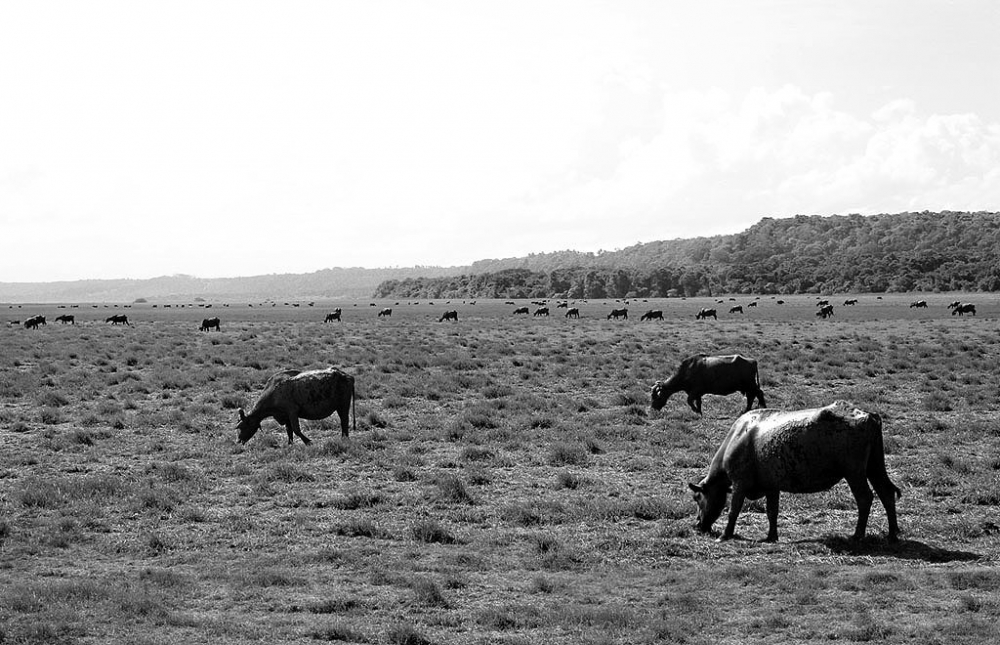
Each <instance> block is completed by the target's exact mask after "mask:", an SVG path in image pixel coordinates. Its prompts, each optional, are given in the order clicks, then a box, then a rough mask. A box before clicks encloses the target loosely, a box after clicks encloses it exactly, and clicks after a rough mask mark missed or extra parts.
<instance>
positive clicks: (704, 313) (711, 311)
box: [694, 309, 719, 320]
mask: <svg viewBox="0 0 1000 645" xmlns="http://www.w3.org/2000/svg"><path fill="white" fill-rule="evenodd" d="M709 316H711V317H712V318H715V319H716V320H718V319H719V316H718V315H717V314H716V313H715V309H702V310H701V311H699V312H698V313H696V314H695V315H694V317H695V320H701V319H702V318H704V319H705V320H708V317H709Z"/></svg>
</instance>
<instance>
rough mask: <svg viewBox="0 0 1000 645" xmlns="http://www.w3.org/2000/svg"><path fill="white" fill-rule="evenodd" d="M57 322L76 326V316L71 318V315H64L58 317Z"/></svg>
mask: <svg viewBox="0 0 1000 645" xmlns="http://www.w3.org/2000/svg"><path fill="white" fill-rule="evenodd" d="M56 322H61V323H62V324H64V325H75V324H76V316H71V315H70V314H63V315H61V316H56Z"/></svg>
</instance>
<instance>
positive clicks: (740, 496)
mask: <svg viewBox="0 0 1000 645" xmlns="http://www.w3.org/2000/svg"><path fill="white" fill-rule="evenodd" d="M745 499H746V495H745V494H744V492H743V491H742V490H741V489H739V488H734V489H733V500H732V502H730V504H729V521H728V522H726V531H725V533H723V534H722V538H721V539H723V540H730V539H732V537H733V535H735V533H736V518H738V517H739V516H740V511H742V510H743V501H744V500H745Z"/></svg>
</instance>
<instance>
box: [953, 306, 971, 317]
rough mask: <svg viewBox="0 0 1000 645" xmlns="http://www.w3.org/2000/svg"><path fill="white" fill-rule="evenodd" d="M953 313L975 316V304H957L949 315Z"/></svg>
mask: <svg viewBox="0 0 1000 645" xmlns="http://www.w3.org/2000/svg"><path fill="white" fill-rule="evenodd" d="M955 314H958V315H959V316H964V315H965V314H972V315H973V316H975V315H976V305H974V304H972V303H965V304H961V305H958V306H957V307H955V308H954V309H952V310H951V315H952V316H954V315H955Z"/></svg>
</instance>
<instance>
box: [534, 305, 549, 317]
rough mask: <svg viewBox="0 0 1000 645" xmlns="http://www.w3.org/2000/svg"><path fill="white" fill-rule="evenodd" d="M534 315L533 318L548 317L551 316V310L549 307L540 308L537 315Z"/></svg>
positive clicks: (536, 310) (536, 311)
mask: <svg viewBox="0 0 1000 645" xmlns="http://www.w3.org/2000/svg"><path fill="white" fill-rule="evenodd" d="M532 315H533V316H548V315H549V308H548V307H539V308H538V309H535V313H533V314H532Z"/></svg>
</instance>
